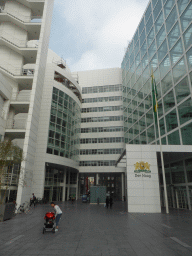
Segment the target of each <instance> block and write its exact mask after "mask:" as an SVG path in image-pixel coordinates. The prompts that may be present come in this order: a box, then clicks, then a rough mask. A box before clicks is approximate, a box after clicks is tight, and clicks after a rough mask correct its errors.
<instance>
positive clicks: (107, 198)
mask: <svg viewBox="0 0 192 256" xmlns="http://www.w3.org/2000/svg"><path fill="white" fill-rule="evenodd" d="M106 207H107V209H108V207H109V197H108V196H107V197H106Z"/></svg>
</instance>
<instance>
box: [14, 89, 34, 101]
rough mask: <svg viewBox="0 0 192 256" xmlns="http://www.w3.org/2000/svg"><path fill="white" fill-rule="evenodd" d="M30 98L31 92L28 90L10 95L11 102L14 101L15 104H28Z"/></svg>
mask: <svg viewBox="0 0 192 256" xmlns="http://www.w3.org/2000/svg"><path fill="white" fill-rule="evenodd" d="M30 97H31V91H30V90H23V91H20V92H19V93H14V94H12V99H11V101H16V102H24V101H25V102H29V101H30Z"/></svg>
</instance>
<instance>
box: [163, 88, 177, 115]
mask: <svg viewBox="0 0 192 256" xmlns="http://www.w3.org/2000/svg"><path fill="white" fill-rule="evenodd" d="M163 101H164V110H165V113H166V112H167V111H169V110H170V109H171V108H173V107H174V106H175V100H174V94H173V90H171V91H170V92H169V93H168V94H167V95H166V96H164V98H163Z"/></svg>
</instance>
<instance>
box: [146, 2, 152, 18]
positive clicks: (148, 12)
mask: <svg viewBox="0 0 192 256" xmlns="http://www.w3.org/2000/svg"><path fill="white" fill-rule="evenodd" d="M150 15H151V3H150V4H149V6H148V8H147V11H146V13H145V22H147V21H148V19H149V16H150Z"/></svg>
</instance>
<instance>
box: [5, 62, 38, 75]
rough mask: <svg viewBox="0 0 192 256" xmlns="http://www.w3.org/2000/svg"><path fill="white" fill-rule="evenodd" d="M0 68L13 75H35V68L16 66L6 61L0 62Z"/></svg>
mask: <svg viewBox="0 0 192 256" xmlns="http://www.w3.org/2000/svg"><path fill="white" fill-rule="evenodd" d="M0 70H1V71H5V72H7V73H9V74H10V75H12V76H33V75H34V72H35V69H29V68H28V69H25V68H16V67H14V66H12V65H11V64H9V63H6V62H5V61H2V62H0Z"/></svg>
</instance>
